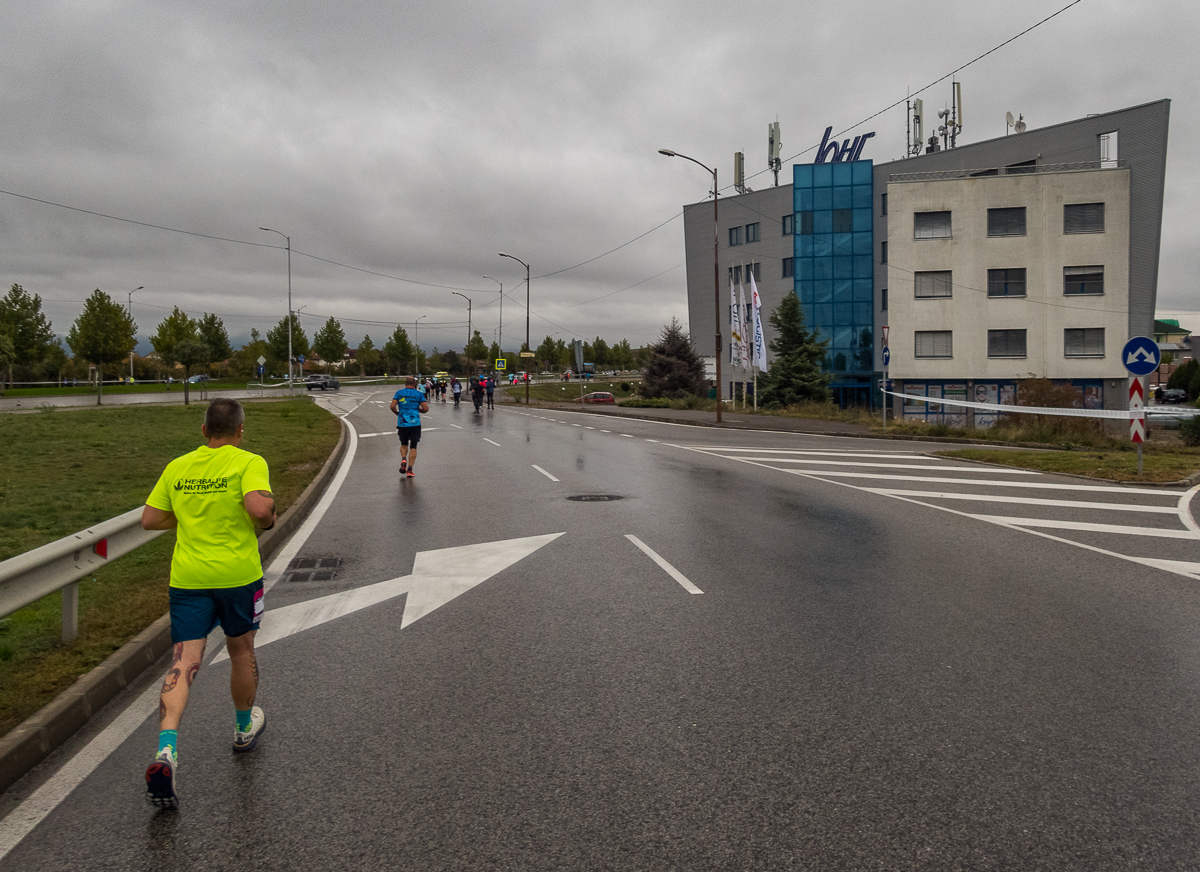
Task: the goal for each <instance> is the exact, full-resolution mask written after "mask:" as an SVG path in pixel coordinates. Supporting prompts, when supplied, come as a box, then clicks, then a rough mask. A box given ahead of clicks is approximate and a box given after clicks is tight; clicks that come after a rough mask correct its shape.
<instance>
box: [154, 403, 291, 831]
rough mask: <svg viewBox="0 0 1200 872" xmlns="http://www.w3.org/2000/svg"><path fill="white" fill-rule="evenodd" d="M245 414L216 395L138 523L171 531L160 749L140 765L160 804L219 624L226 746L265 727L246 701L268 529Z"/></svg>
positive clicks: (165, 803) (268, 512)
mask: <svg viewBox="0 0 1200 872" xmlns="http://www.w3.org/2000/svg"><path fill="white" fill-rule="evenodd" d="M245 419H246V413H245V410H243V409H242V405H241V403H239V402H237V401H236V400H230V399H225V398H221V399H216V400H213V401H212V403H210V404H209V406H208V410H207V412H205V415H204V424H203V426H201V428H200V432H201V433H203V434H204V437H205V438H206V439H207V440H208V444H207V445H203V446H201V447H199V448H197V449H196V450H195V451H193V452H191V453H190V454H185V455H183V456H182V457H180V458H177V459H176V460H173V461H171V462H170V463H169V464H167V468H166V469H165V470H164V471H163V474H162V476H160V477H159V479H158V483H157V484H156V485H155V486H154V490H153V491H151V493H150V497H149V498H148V499H147V500H146V505H145V506H144V507H143V508H142V529H144V530H170V529H173V528H177V533H176V538H175V552H174V554H173V555H172V557H171V641H172V642H173V643H174V645H175V648H174V657H173V659H172V660H171V666H170V668H169V669H168V670H167V676H166V678H165V679H164V680H163V686H162V693H161V696H160V697H159V703H158V726H159V734H158V753H157V755H156V756H155V758H154V762H153V763H151V764H150V766H149V768H148V769H146V799H147V801H149V802H150V803H151V804H153V805H157V806H159V807H160V808H174V807H175V806H176V805H178V803H179V799H178V796H177V795H176V793H175V772H176V769H178V765H179V764H178V753H177V751H176V746H177V743H178V738H179V735H178V731H179V723H180V721H181V720H182V719H183V710H184V708H186V706H187V701H188V692H189V691H190V689H191V687H192V682H193V681H194V680H195V678H196V673H197V672H199V671H200V663H201V661H202V660H203V659H204V648H205V645H206V644H207V642H208V634H209V633H211V632H212V631H213V630H214V629H216V626H217V624H220V625H221V629H222V630H224V631H225V646H226V648H227V649H228V651H229V660H230V664H231V672H230V676H229V690H230V692H231V693H232V695H233V707H234V709H235V711H236V725H235V727H234V733H233V750H234V751H249V750H251V749H253V748H254V746H255V743H257V741H258V737H259V734H260V733H262V731H263V728H264V727H265V726H266V719H265V717H264V715H263V710H262V709H261V708H259V707H258V706H256V705H255V704H254V697H255V695H256V694H257V692H258V662H257V660H255V657H254V633H255V631H256V630H258V625H259V621H260V620H261V619H262V614H263V582H262V575H263V571H262V561H261V560H260V559H259V555H258V541H257V539H256V538H255V528H256V527H261V528H263V529H264V530H269V529H271V528H272V527H273V526H275V498H274V497H273V496H272V495H271V482H270V480H269V477H268V472H267V462H266V461H265V460H263V459H262V458H261V457H259V456H258V455H257V454H251V453H250V452H249V451H243V450H242V449H241V448H239V447H238V446H239V445H240V444H241V441H242V431H243V427H244V421H245Z"/></svg>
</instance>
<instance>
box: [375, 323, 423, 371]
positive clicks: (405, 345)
mask: <svg viewBox="0 0 1200 872" xmlns="http://www.w3.org/2000/svg"><path fill="white" fill-rule="evenodd" d="M383 356H384V357H385V358H386V359H387V362H388V363H387V367H388V370H389V371H391V372H396V373H404V372H413V373H416V371H417V369H418V368H419V367H418V361H417V353H416V349H415V348H413V344H412V340H411V339H409V338H408V331H407V330H405V329H404V328H403V327H397V328H396V329H395V331H393V333H392V335H391V336H390V337H388V341H387V342H385V343H384V344H383ZM410 367H412V369H411V370H410Z"/></svg>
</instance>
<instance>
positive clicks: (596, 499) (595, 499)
mask: <svg viewBox="0 0 1200 872" xmlns="http://www.w3.org/2000/svg"><path fill="white" fill-rule="evenodd" d="M567 499H569V500H574V501H575V502H577V503H611V502H612V501H613V500H623V499H625V498H624V497H623V496H621V495H620V494H577V495H575V496H573V497H567Z"/></svg>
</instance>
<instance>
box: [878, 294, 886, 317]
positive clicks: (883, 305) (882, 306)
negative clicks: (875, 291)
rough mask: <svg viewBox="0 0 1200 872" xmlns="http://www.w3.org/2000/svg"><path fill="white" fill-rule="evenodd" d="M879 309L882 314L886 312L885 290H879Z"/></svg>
mask: <svg viewBox="0 0 1200 872" xmlns="http://www.w3.org/2000/svg"><path fill="white" fill-rule="evenodd" d="M879 308H880V309H882V310H883V311H884V312H886V311H887V288H880V290H879Z"/></svg>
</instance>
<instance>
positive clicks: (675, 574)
mask: <svg viewBox="0 0 1200 872" xmlns="http://www.w3.org/2000/svg"><path fill="white" fill-rule="evenodd" d="M625 538H626V539H628V540H629V541H630V542H632V543H633V544H634V545H636V546H637V547H638V548H640V549H641V550H642V552H643V553H645V555H646V556H647V557H649V558H650V559H651V560H653V561H654V562H655V563H657V564H658V565H659V566H660V567H662V569H663V570H664V571H665V572H666V573H667V575H669V576H671V578H673V579H675V580H676V581H677V582H679V584H680V586H682V587H683V589H684V590H686V591H687V592H688V593H692V594H696V593H704V591H702V590H701V589H700V588H698V587H696V585H694V584H692V583H691V582H690V581H688V580H687V576H685V575H684V574H683V573H682V572H680V571H679V570H678V569H676V568H675V567H674V566H672V565H671V564H670V563H667V561H665V560H663V559H662V558H661V557H659V556H658V554H657V553H655V551H654V549H653V548H651V547H650V546H649V545H647V544H646V543H645V542H643V541H642V540H641V539H639V538H638V537H637V536H634V535H633V534H632V533H626V534H625Z"/></svg>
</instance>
